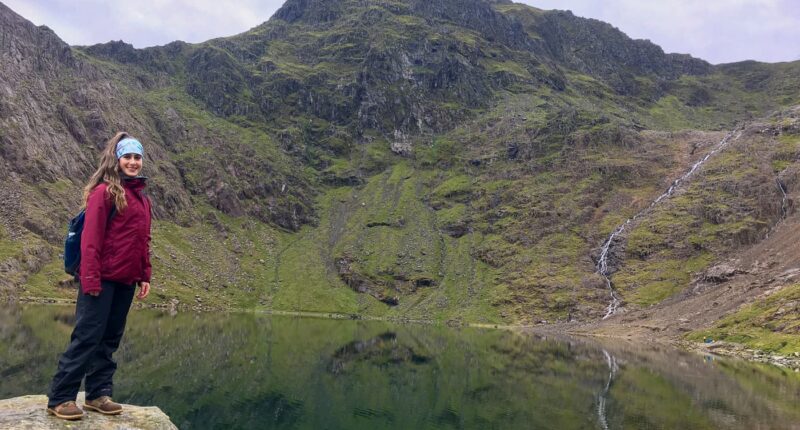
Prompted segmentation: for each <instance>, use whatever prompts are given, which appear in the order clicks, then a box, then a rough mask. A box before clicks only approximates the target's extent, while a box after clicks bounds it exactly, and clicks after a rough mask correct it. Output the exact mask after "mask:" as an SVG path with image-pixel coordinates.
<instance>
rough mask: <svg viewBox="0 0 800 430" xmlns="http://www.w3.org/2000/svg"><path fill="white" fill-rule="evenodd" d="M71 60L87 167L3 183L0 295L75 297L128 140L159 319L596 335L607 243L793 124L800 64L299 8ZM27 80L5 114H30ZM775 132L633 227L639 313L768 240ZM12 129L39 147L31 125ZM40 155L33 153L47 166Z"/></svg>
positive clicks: (9, 133) (447, 9) (623, 270)
mask: <svg viewBox="0 0 800 430" xmlns="http://www.w3.org/2000/svg"><path fill="white" fill-rule="evenodd" d="M585 34H592V37H593V38H592V44H593V45H592V46H587V45H586V38H585V37H583V36H582V35H585ZM9 37H11V36H9ZM544 46H547V47H548V48H547V49H542V48H541V47H544ZM612 48H613V49H612ZM645 48H647V49H645ZM651 48H652V49H651ZM628 52H638V53H641V55H640V56H639V57H637V58H631V57H629V56H628V55H625V53H628ZM72 53H73V55H74V57H75V61H77V62H79V65H80V67H74V68H72V67H67V66H63V67H64V69H63V70H60V69H59V71H58V73H57V75H58V76H64V77H63V79H59V80H58V82H56V83H53V84H52V89H49V90H48V91H49V92H52V93H53V94H50V93H48V94H47V100H48V103H47V105H49V104H50V103H49V101H50V100H57V101H58V104H57V106H56V107H54V108H53V111H52V112H50V111H47V113H46V115H48V117H47V118H50V117H52V118H55V119H54V120H53V121H55V122H54V123H53V125H52V129H53V130H54V131H53V133H56V134H58V136H55V137H54V138H53V139H50V140H53V141H64V140H65V139H66V140H68V141H70V142H72V141H75V142H77V144H76V145H78V146H76V148H79V150H78V151H82V152H79V155H77V156H76V158H75V160H72V161H71V163H72V164H75V165H80V166H81V167H80V168H76V169H77V170H75V171H74V172H71V173H70V175H69V176H70V178H66V177H65V175H63V174H61V173H58V174H52V175H50V176H52V178H48V179H47V180H49V181H50V182H46V181H42V180H41V179H42V178H40V177H38V176H37V177H35V176H34V175H33V174H30V173H28V171H31V172H32V171H39V170H41V169H40V168H39V167H38V166H39V165H40V164H46V163H44V161H45V160H44V159H38V158H35V157H34V159H31V160H27V159H26V161H25V163H28V164H24V165H19V166H17V165H14V166H13V167H12V169H16V170H14V173H15V174H18V175H19V176H20V177H21V178H22V179H23V181H21V182H20V183H22V184H23V187H24V191H25V193H24V197H23V198H22V199H21V200H22V201H21V202H20V205H21V206H20V209H19V210H17V212H19V214H17V215H20V216H19V219H18V220H17V219H15V220H13V222H12V221H8V227H9V228H11V227H13V228H17V229H19V230H20V231H22V233H21V234H20V235H15V236H14V238H13V239H12V237H11V235H9V234H8V232H7V231H0V263H3V264H5V263H6V262H8V263H9V264H8V266H9V267H10V268H11V270H10V273H9V274H8V276H7V279H8V282H7V284H2V288H3V294H6V295H8V294H11V291H14V292H16V291H17V289H16V287H24V290H20V291H22V292H21V293H20V294H21V295H23V296H27V297H38V298H46V297H53V296H58V297H62V296H63V297H66V296H68V295H69V294H70V292H69V291H68V290H66V289H60V290H59V289H58V288H57V287H56V286H55V285H56V284H57V282H58V280H61V279H63V276H61V275H60V274H59V270H58V267H59V262H58V260H59V259H58V247H59V246H60V244H59V241H60V235H61V233H62V232H61V224H62V222H63V221H64V220H66V219H67V217H68V216H69V215H70V214H71V212H72V211H73V210H74V206H76V205H75V202H76V201H77V196H78V195H79V192H80V190H79V189H78V188H79V187H80V185H79V184H77V183H75V182H74V181H75V180H76V179H74V178H75V177H78V176H79V175H84V174H85V171H88V170H91V168H90V167H87V166H85V164H86V163H88V160H92V159H93V158H94V156H95V155H96V154H95V152H96V151H95V147H94V146H93V145H96V143H97V142H98V141H101V140H102V136H104V135H105V134H107V133H108V132H109V131H110V130H109V128H110V127H111V126H110V125H109V124H124V125H125V126H126V127H130V128H131V129H132V130H136V131H137V133H136V134H137V135H139V136H141V137H142V138H143V139H145V140H146V141H147V142H148V145H152V146H151V147H152V148H153V151H152V152H151V153H150V154H152V156H153V158H152V159H148V162H150V161H152V164H150V165H149V166H148V167H147V168H146V169H150V170H149V171H148V172H147V173H148V174H149V175H151V177H152V179H151V185H150V190H152V191H153V196H154V197H155V198H156V199H155V200H156V205H157V209H158V210H157V215H158V220H157V222H156V223H155V226H154V231H153V238H154V239H153V251H154V255H153V264H154V268H155V270H154V273H155V275H154V291H153V300H154V301H156V302H158V303H169V302H173V303H174V300H177V301H178V302H179V303H180V304H181V305H183V306H188V307H196V306H201V307H211V308H226V309H227V308H247V309H250V308H256V309H272V310H293V311H313V312H326V313H327V312H337V313H343V314H360V315H368V316H378V317H388V318H406V319H425V320H436V321H447V320H452V321H464V322H487V323H500V322H505V323H519V324H529V323H538V322H540V321H543V320H544V321H548V322H554V321H566V320H570V319H582V320H588V319H596V318H598V317H600V316H601V315H602V313H603V309H604V308H605V306H606V304H607V303H606V301H607V296H608V292H607V291H606V290H605V283H604V281H603V279H602V278H601V277H600V276H599V275H598V274H596V273H595V271H596V268H595V265H596V261H595V260H596V258H597V251H598V249H599V247H600V246H601V244H602V243H603V242H604V241H605V240H606V238H607V237H608V235H609V234H610V233H611V232H612V231H614V229H616V228H617V227H618V226H619V225H620V224H621V223H623V222H625V220H627V219H628V218H630V217H632V216H634V215H635V214H637V213H639V212H640V211H642V210H643V209H645V208H647V207H648V205H649V204H650V202H651V201H652V200H653V199H654V198H655V197H656V196H658V195H659V194H661V193H662V192H663V190H664V189H666V188H667V187H668V186H669V183H670V181H671V180H672V178H676V177H679V176H680V175H681V174H682V173H684V172H685V171H686V169H687V168H688V166H690V165H691V164H692V163H693V162H695V161H696V160H698V159H699V158H700V157H702V156H703V155H705V154H706V153H708V151H710V150H711V148H712V147H713V145H714V143H715V142H718V141H719V139H721V138H722V133H719V131H720V130H722V131H727V130H730V129H732V128H733V127H734V126H735V125H736V124H737V123H739V122H740V121H743V120H744V119H747V118H758V117H764V116H766V115H768V114H769V113H770V112H771V111H773V110H776V109H778V110H779V109H781V108H784V107H787V106H791V105H793V104H797V103H800V96H798V94H800V92H798V91H797V88H798V87H800V81H799V80H798V76H800V63H787V64H775V65H768V64H759V63H752V62H747V63H738V64H731V65H724V66H710V65H708V64H707V63H705V62H703V61H701V60H696V59H690V58H680V59H676V57H668V56H664V55H662V54H661V53H660V51H659V50H658V49H655V47H654V46H649V45H646V42H642V41H639V42H634V41H632V40H630V39H628V38H627V37H625V36H624V35H623V34H622V33H620V32H619V31H618V30H616V29H614V28H613V27H611V26H608V25H604V24H602V23H599V22H596V21H591V20H585V19H582V18H578V17H575V16H573V15H571V14H566V13H560V12H548V11H542V10H539V9H535V8H531V7H527V6H524V5H520V4H499V3H485V2H477V1H476V2H473V1H466V2H464V1H456V0H444V1H441V2H438V3H436V5H435V7H434V6H431V5H428V4H423V3H420V4H418V5H410V4H408V3H407V2H400V1H394V0H380V1H372V2H370V3H369V4H367V5H365V4H364V3H363V2H359V1H355V0H343V1H337V2H322V1H309V2H295V1H290V2H289V3H287V5H286V6H285V7H284V8H282V9H281V11H279V12H278V13H276V15H275V17H273V18H272V19H271V20H270V21H269V22H267V23H264V24H262V25H260V26H258V27H256V28H254V29H252V30H251V31H248V32H246V33H243V34H240V35H236V36H233V37H228V38H220V39H215V40H212V41H208V42H205V43H200V44H183V43H176V44H171V45H168V46H164V47H154V48H148V49H145V50H136V49H133V48H132V47H130V46H127V45H125V44H123V43H119V42H118V43H109V44H104V45H98V46H94V47H84V48H74V49H73V50H72ZM59 64H60V63H59ZM59 67H61V66H59ZM61 72H63V73H61ZM36 79H40V78H39V77H35V79H34V78H30V79H28V78H21V81H20V82H19V83H18V84H19V85H18V86H19V87H20V88H25V89H28V90H30V91H31V92H30V94H28V93H25V94H26V95H19V96H18V97H19V100H15V101H14V103H16V105H15V106H17V105H19V106H27V105H26V104H24V103H23V101H24V97H27V96H30V97H32V98H33V99H36V97H39V93H38V92H36V91H33V89H35V88H37V85H38V84H37V82H38V81H37V80H36ZM108 88H114V89H115V91H114V94H110V95H109V94H106V93H108ZM55 92H58V93H57V94H55ZM4 106H5V105H3V106H0V108H2V109H5V107H4ZM4 112H5V111H4ZM43 112H44V111H43ZM764 121H765V125H764V127H770V130H771V131H772V133H760V132H759V133H749V134H748V135H746V136H745V137H743V138H742V139H740V140H737V141H734V142H733V143H732V144H731V145H730V146H729V147H728V148H726V149H725V150H723V151H721V152H720V153H718V154H716V155H715V157H714V158H713V159H712V160H711V161H710V162H709V163H708V165H707V166H706V167H705V168H704V169H702V171H700V172H697V174H696V175H695V176H694V177H693V178H691V179H690V180H689V181H687V183H686V184H684V185H682V188H681V191H680V192H679V193H678V194H676V195H675V196H674V197H673V198H671V199H668V200H665V201H663V202H662V203H660V204H659V205H658V206H657V207H655V208H653V209H652V210H649V211H648V212H647V213H645V214H644V215H643V216H642V217H640V218H639V219H638V220H637V222H635V223H633V224H631V225H630V226H629V227H628V228H627V229H626V231H625V234H623V235H622V237H621V238H620V243H619V245H616V246H615V247H614V249H613V253H614V255H613V257H614V258H613V260H614V261H613V262H612V266H613V267H612V270H613V275H612V276H613V282H614V285H615V286H616V288H617V289H618V291H619V292H620V294H621V295H622V296H623V299H624V300H625V302H626V305H627V306H629V307H634V308H635V307H643V306H649V305H652V304H655V303H658V302H660V301H661V300H663V299H665V298H667V297H670V296H673V295H675V294H677V293H680V292H681V291H683V290H684V289H685V288H686V286H687V285H688V284H689V282H690V281H691V279H692V278H693V276H695V274H697V273H698V272H699V271H702V270H703V269H705V268H706V267H707V266H709V265H710V264H712V263H713V262H714V261H716V260H718V259H719V258H720V257H721V256H724V255H729V254H731V253H735V252H736V251H737V250H739V249H741V248H742V247H744V246H748V245H750V244H753V243H756V242H758V241H759V240H761V238H763V237H764V235H765V234H766V233H767V232H768V231H769V230H770V228H771V227H772V226H773V225H774V224H775V222H776V221H777V220H778V219H779V217H780V216H781V215H780V214H781V209H780V206H779V204H780V203H779V202H780V199H781V197H782V196H781V193H780V189H779V188H778V187H777V185H776V184H777V183H778V182H776V181H784V182H786V183H791V180H792V179H791V178H793V176H794V173H793V170H792V169H793V168H794V164H795V160H797V159H798V146H800V141H798V138H797V134H796V129H797V120H796V118H795V116H793V114H791V113H790V112H788V111H780V110H779V111H778V113H777V114H775V115H773V116H770V117H767V119H766V120H764ZM48 124H49V123H48ZM0 125H2V127H3V128H2V129H0V132H2V133H3V134H2V136H0V137H3V139H5V138H6V137H8V141H9V142H12V141H13V142H16V141H25V142H27V141H26V140H25V139H24V138H25V134H26V131H25V130H23V129H21V128H20V125H19V122H16V123H15V122H13V121H7V122H2V124H0ZM115 127H116V126H115ZM687 130H688V131H687ZM28 134H31V133H28ZM70 136H71V137H70ZM70 139H71V140H70ZM4 141H5V140H4ZM48 142H49V140H48V139H42V142H37V143H36V145H40V146H41V147H38V146H35V145H34V146H35V147H34V148H31V149H30V150H28V149H27V148H26V152H25V153H26V154H49V153H54V151H55V149H54V148H52V147H50V146H47V145H49V143H48ZM76 152H77V151H76ZM7 154H11V155H14V154H16V152H14V151H11V150H9V151H6V152H3V157H6V155H7ZM9 156H10V155H9ZM14 156H15V157H17V156H16V155H14ZM42 157H44V156H42ZM22 158H24V157H17V158H9V160H12V159H13V160H17V159H22ZM4 160H5V158H4ZM12 164H13V163H12ZM51 173H54V172H51ZM781 183H783V182H781ZM24 184H36V185H24ZM15 186H16V183H15ZM0 191H2V188H0ZM54 219H56V221H57V222H54ZM3 221H4V222H5V221H7V220H5V219H4V220H3Z"/></svg>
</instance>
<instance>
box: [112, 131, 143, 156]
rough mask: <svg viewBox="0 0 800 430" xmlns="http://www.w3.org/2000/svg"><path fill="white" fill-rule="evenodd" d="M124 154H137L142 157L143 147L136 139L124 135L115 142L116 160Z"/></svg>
mask: <svg viewBox="0 0 800 430" xmlns="http://www.w3.org/2000/svg"><path fill="white" fill-rule="evenodd" d="M125 154H139V155H141V156H142V157H144V147H143V146H142V144H141V143H139V141H138V140H136V139H134V138H132V137H126V138H125V139H122V140H120V141H119V142H118V143H117V160H119V159H120V158H122V156H123V155H125Z"/></svg>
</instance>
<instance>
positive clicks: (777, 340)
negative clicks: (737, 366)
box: [687, 284, 800, 355]
mask: <svg viewBox="0 0 800 430" xmlns="http://www.w3.org/2000/svg"><path fill="white" fill-rule="evenodd" d="M798 311H800V284H794V285H789V286H786V287H784V288H782V289H781V290H780V291H778V292H775V293H772V294H770V295H769V296H767V297H762V298H759V299H758V300H757V301H755V302H753V303H751V304H748V305H745V306H744V307H742V308H741V309H739V310H738V311H737V312H735V313H733V314H731V315H729V316H727V317H725V318H723V319H722V320H720V321H719V322H717V323H716V324H715V325H714V327H713V328H711V329H708V330H701V331H697V332H693V333H690V334H689V335H688V336H687V338H688V339H690V340H694V341H703V340H704V339H707V338H710V339H713V340H723V341H727V342H734V343H740V344H743V345H746V346H748V347H750V348H755V349H759V350H762V351H767V352H772V353H775V354H782V355H786V354H791V353H795V352H800V338H798V336H797V334H798V333H800V312H798Z"/></svg>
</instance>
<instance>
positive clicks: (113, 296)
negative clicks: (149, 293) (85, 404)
mask: <svg viewBox="0 0 800 430" xmlns="http://www.w3.org/2000/svg"><path fill="white" fill-rule="evenodd" d="M102 287H103V291H102V292H100V295H98V296H96V297H95V296H91V295H88V294H83V292H82V291H81V289H80V288H78V303H77V305H76V306H75V317H76V321H75V328H74V329H73V330H72V336H71V338H70V343H69V346H68V347H67V350H66V351H65V352H64V353H63V354H61V358H60V359H59V360H58V370H57V371H56V374H55V376H53V382H52V383H51V384H50V393H49V394H48V398H49V400H48V402H47V407H49V408H52V407H55V406H57V405H60V404H61V403H64V402H67V401H70V400H75V398H76V397H77V396H78V391H79V390H80V388H81V381H82V380H83V378H84V377H86V399H87V400H94V399H96V398H98V397H100V396H111V394H112V391H113V382H112V378H113V377H114V371H115V370H117V363H116V362H115V361H114V360H113V359H112V358H111V355H112V354H113V353H114V352H115V351H116V350H117V348H119V343H120V340H122V333H123V332H124V331H125V321H126V320H127V319H128V310H130V308H131V302H132V301H133V293H134V291H135V290H136V286H135V285H125V284H120V283H118V282H111V281H103V282H102Z"/></svg>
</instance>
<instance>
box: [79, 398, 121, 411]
mask: <svg viewBox="0 0 800 430" xmlns="http://www.w3.org/2000/svg"><path fill="white" fill-rule="evenodd" d="M83 407H84V408H86V409H88V410H90V411H95V412H100V413H101V414H103V415H117V414H120V413H122V405H120V404H119V403H114V401H113V400H111V397H108V396H100V397H98V398H96V399H94V400H87V401H86V403H84V404H83Z"/></svg>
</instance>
